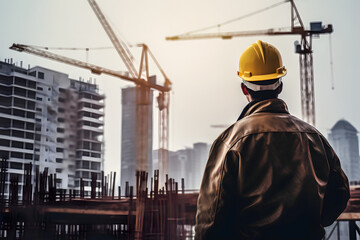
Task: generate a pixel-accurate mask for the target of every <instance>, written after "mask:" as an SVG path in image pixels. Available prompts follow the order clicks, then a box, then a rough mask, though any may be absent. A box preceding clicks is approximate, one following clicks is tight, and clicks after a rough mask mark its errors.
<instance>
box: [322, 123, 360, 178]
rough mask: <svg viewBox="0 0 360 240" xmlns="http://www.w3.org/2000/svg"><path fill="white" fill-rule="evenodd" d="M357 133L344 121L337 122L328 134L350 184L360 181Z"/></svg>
mask: <svg viewBox="0 0 360 240" xmlns="http://www.w3.org/2000/svg"><path fill="white" fill-rule="evenodd" d="M357 133H358V131H357V130H356V128H355V127H354V126H353V125H351V124H350V123H349V122H348V121H346V120H339V121H338V122H337V123H336V124H335V125H334V126H333V127H332V128H331V132H330V133H329V136H328V138H329V142H330V144H331V146H332V147H333V148H334V150H335V152H336V154H337V155H338V157H339V159H340V162H341V166H342V168H343V170H344V172H345V173H346V175H347V176H348V178H349V181H350V184H354V183H355V182H358V181H360V157H359V140H358V136H357Z"/></svg>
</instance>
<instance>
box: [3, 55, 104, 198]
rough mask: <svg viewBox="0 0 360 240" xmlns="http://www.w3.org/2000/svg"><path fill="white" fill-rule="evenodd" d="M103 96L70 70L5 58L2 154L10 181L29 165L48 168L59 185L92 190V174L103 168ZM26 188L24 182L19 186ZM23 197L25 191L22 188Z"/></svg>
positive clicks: (98, 177)
mask: <svg viewBox="0 0 360 240" xmlns="http://www.w3.org/2000/svg"><path fill="white" fill-rule="evenodd" d="M103 109H104V95H102V94H99V92H98V89H97V86H96V84H92V83H90V82H82V81H77V80H73V79H69V77H68V75H67V74H64V73H60V72H57V71H54V70H50V69H46V68H42V67H34V68H31V69H30V68H29V69H24V68H22V67H17V66H15V65H14V64H12V63H11V62H9V61H7V62H0V157H2V158H7V159H8V170H7V171H8V174H7V175H8V176H7V178H6V180H7V183H6V186H5V194H7V193H8V192H9V181H10V180H11V178H12V177H18V179H19V185H20V186H21V185H22V182H23V174H24V168H25V165H26V164H29V163H32V165H33V176H34V175H35V174H34V173H35V171H37V170H39V171H43V170H44V169H45V168H48V173H49V174H56V185H57V188H61V189H75V190H76V189H77V190H79V186H80V178H82V179H83V181H84V185H85V192H90V182H91V175H92V174H96V175H97V179H98V182H99V183H100V177H101V171H102V169H103V164H104V158H103V125H104V119H103V118H104V113H103ZM20 188H21V187H20ZM20 196H21V193H20Z"/></svg>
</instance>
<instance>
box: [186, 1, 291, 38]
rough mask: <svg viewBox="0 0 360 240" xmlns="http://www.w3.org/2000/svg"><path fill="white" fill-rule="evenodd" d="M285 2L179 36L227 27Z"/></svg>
mask: <svg viewBox="0 0 360 240" xmlns="http://www.w3.org/2000/svg"><path fill="white" fill-rule="evenodd" d="M287 2H289V0H285V1H282V2H278V3H275V4H273V5H270V6H267V7H265V8H262V9H259V10H256V11H254V12H251V13H248V14H245V15H242V16H240V17H237V18H233V19H230V20H227V21H225V22H222V23H219V24H215V25H211V26H208V27H204V28H199V29H196V30H193V31H190V32H185V33H182V34H180V35H189V34H192V33H197V32H202V31H206V30H210V29H214V28H220V27H221V26H224V25H227V24H230V23H233V22H236V21H239V20H242V19H245V18H248V17H251V16H254V15H256V14H259V13H262V12H264V11H267V10H269V9H271V8H274V7H277V6H280V5H282V4H284V3H287Z"/></svg>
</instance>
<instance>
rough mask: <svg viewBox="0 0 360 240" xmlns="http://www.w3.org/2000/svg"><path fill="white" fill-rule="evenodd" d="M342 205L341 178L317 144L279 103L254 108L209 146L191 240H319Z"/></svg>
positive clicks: (315, 135)
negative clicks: (193, 238)
mask: <svg viewBox="0 0 360 240" xmlns="http://www.w3.org/2000/svg"><path fill="white" fill-rule="evenodd" d="M324 198H325V200H324ZM348 198H349V192H348V182H347V178H346V176H345V175H344V174H343V172H342V170H341V167H340V164H339V160H338V158H337V157H336V155H335V154H334V152H333V150H332V149H331V147H330V146H329V144H328V143H327V141H326V140H325V139H324V137H323V136H322V135H321V134H320V133H319V132H318V131H317V130H316V129H315V128H313V127H311V126H310V125H308V124H306V123H305V122H303V121H301V120H299V119H297V118H295V117H293V116H291V115H290V114H289V113H288V111H287V107H286V105H285V103H284V102H283V101H282V100H280V99H277V98H274V99H268V100H264V101H260V102H257V103H255V104H253V105H252V106H251V107H250V108H249V109H247V111H246V112H245V114H244V117H243V118H242V119H241V120H239V121H238V122H236V123H235V124H234V125H232V126H231V127H230V128H228V129H227V130H226V131H225V132H224V133H223V134H221V135H220V136H219V138H218V139H217V140H216V141H215V142H214V144H213V147H212V149H211V152H210V156H209V160H208V163H207V166H206V169H205V173H204V177H203V182H202V186H201V191H200V194H199V199H198V212H197V226H196V238H197V239H320V238H321V237H322V236H323V233H324V232H323V227H322V226H325V225H329V224H331V223H332V222H333V221H334V220H335V219H336V218H337V216H338V215H339V214H340V213H341V212H342V211H343V209H344V208H345V207H346V202H347V200H348Z"/></svg>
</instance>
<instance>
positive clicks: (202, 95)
mask: <svg viewBox="0 0 360 240" xmlns="http://www.w3.org/2000/svg"><path fill="white" fill-rule="evenodd" d="M97 2H98V4H99V6H100V8H101V9H102V11H103V12H104V14H105V15H106V17H107V18H108V20H109V21H110V23H111V24H112V26H113V28H114V30H115V31H116V32H117V34H119V35H120V37H121V38H122V39H123V40H124V41H127V42H129V43H130V44H135V43H142V42H144V43H146V44H147V45H148V46H149V47H150V49H151V50H152V52H153V53H154V55H155V56H156V57H157V59H158V61H159V62H160V64H161V65H162V67H163V69H164V70H165V72H166V73H167V75H168V77H169V78H170V79H171V80H172V82H173V91H172V93H171V109H170V114H171V117H170V147H171V149H172V150H176V149H179V148H183V147H186V146H191V145H192V143H194V142H199V141H201V142H208V143H211V142H212V141H213V140H214V138H216V136H217V135H218V134H219V133H220V132H221V131H222V129H213V128H210V125H211V124H231V123H233V122H234V121H235V120H236V119H237V117H238V115H239V113H240V112H241V110H242V108H243V107H244V106H245V105H246V100H245V98H244V97H243V96H242V95H241V91H240V79H239V78H238V77H237V75H236V71H237V66H238V59H239V56H240V54H241V53H242V51H243V50H244V49H245V48H246V47H247V46H249V45H250V44H251V43H253V42H255V41H256V40H258V39H262V40H264V41H267V42H269V43H271V44H273V45H275V46H276V47H277V48H278V49H279V51H280V52H281V54H282V56H283V62H284V65H285V66H286V68H287V69H288V75H287V76H286V77H285V78H284V79H283V82H284V91H283V93H282V94H281V96H280V97H281V98H282V99H284V100H285V101H286V102H287V103H288V107H289V110H290V112H291V113H292V114H294V115H296V116H298V117H301V105H300V77H299V62H298V59H299V56H298V55H297V54H295V53H294V41H295V40H299V37H298V36H272V37H270V36H259V37H246V38H234V39H232V40H220V39H208V40H190V41H176V42H169V41H165V37H166V36H170V35H175V34H179V33H183V32H187V31H190V30H194V29H198V28H201V27H206V26H208V25H214V24H218V23H221V22H224V21H226V20H229V19H232V18H236V17H239V16H241V15H244V14H247V13H249V12H252V11H255V10H257V9H260V8H263V7H265V6H269V5H272V4H274V3H277V2H279V1H276V0H253V1H243V0H233V1H230V0H225V1H224V0H198V1H194V0H181V1H178V0H173V1H168V0H148V1H145V0H128V1H124V0H121V1H119V0H118V1H116V0H98V1H97ZM296 5H297V7H298V10H299V12H300V15H301V16H302V20H303V22H304V24H305V25H306V26H307V27H308V26H309V22H311V21H322V22H323V24H333V27H334V32H333V34H332V55H333V62H334V68H333V71H334V77H335V89H334V90H332V89H331V74H330V48H329V36H328V35H323V36H321V37H320V39H314V40H313V50H314V54H313V57H314V79H315V101H316V107H315V108H316V126H317V127H318V129H319V130H320V131H321V132H322V133H323V134H324V135H325V136H327V133H328V130H329V129H330V128H331V127H332V126H333V125H334V124H335V122H336V121H337V120H339V119H341V118H344V119H346V120H348V121H349V122H350V123H352V124H353V125H354V126H355V127H356V128H357V129H360V111H359V103H360V94H359V89H360V80H359V77H358V75H359V73H358V71H357V70H358V69H359V55H360V45H359V42H360V41H359V38H360V30H359V27H358V23H359V22H360V15H359V10H360V1H357V0H344V1H337V0H316V1H314V0H298V1H296ZM0 26H1V28H0V30H1V31H0V59H1V60H4V59H5V58H13V59H14V61H15V62H20V61H23V62H24V64H25V66H27V65H28V64H30V65H31V66H35V65H40V66H43V67H46V68H50V69H54V70H57V71H60V72H64V73H68V74H69V75H70V77H71V78H74V79H78V78H79V77H83V78H85V79H88V78H89V77H92V78H94V77H95V78H96V81H97V83H98V84H99V85H100V89H101V91H102V92H103V93H105V95H106V102H105V104H106V109H105V141H106V142H105V144H106V149H105V159H106V160H105V170H106V171H107V172H109V171H114V170H115V171H118V172H119V169H120V136H121V135H120V134H121V133H120V129H121V106H120V102H121V98H120V92H121V87H124V86H130V85H131V84H130V83H127V82H124V81H122V80H120V79H116V78H112V77H108V76H105V75H101V76H96V75H95V76H94V75H92V74H91V73H90V72H89V71H86V70H82V69H79V68H76V67H72V66H68V65H64V64H61V63H57V62H54V61H51V60H47V59H44V58H41V57H37V56H34V55H29V54H25V53H18V52H15V51H12V50H9V49H8V48H9V46H11V45H12V43H24V44H29V45H38V46H48V47H103V46H111V42H110V40H109V39H108V37H107V35H106V33H105V32H104V30H103V29H102V27H101V25H100V23H99V22H98V20H97V18H96V16H95V14H94V13H93V11H92V9H91V7H90V6H89V4H88V2H87V1H85V0H82V1H80V0H77V1H74V0H61V1H60V0H57V1H56V0H50V1H49V0H31V1H27V0H0ZM288 26H290V4H289V3H286V4H283V5H281V6H280V7H277V8H274V9H272V10H270V11H268V12H265V13H262V14H260V15H257V16H255V17H251V18H249V19H247V20H243V21H239V22H236V23H234V24H231V25H229V26H226V27H222V28H221V29H214V30H213V31H214V32H216V31H223V30H224V31H227V30H229V31H240V30H257V29H267V28H274V27H288ZM131 50H132V51H133V54H134V56H135V58H136V59H137V62H139V59H140V55H139V54H140V52H139V49H131ZM57 53H60V54H62V55H64V56H68V57H73V58H77V59H79V60H85V57H86V54H85V52H82V51H80V52H76V51H61V52H57ZM89 62H90V63H94V64H98V65H101V66H104V67H107V68H110V69H114V70H126V69H125V66H124V65H123V64H122V62H121V59H120V57H119V56H118V55H117V53H116V51H115V50H114V49H110V50H101V51H100V50H94V51H91V52H90V55H89ZM154 73H156V71H155V72H154ZM154 116H157V113H154ZM156 121H157V119H155V121H154V123H155V124H154V126H155V127H156V126H157V124H156ZM156 133H157V129H156V128H155V129H154V134H155V135H156ZM156 148H157V137H156V136H155V140H154V149H156Z"/></svg>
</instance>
